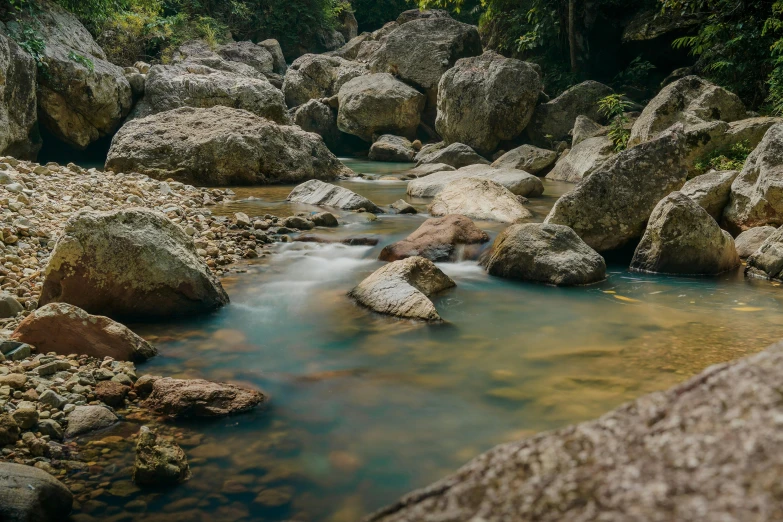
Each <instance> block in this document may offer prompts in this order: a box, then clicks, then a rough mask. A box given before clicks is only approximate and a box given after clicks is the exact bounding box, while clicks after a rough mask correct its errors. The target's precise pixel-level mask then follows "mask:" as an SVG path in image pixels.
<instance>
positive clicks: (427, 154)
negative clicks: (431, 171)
mask: <svg viewBox="0 0 783 522" xmlns="http://www.w3.org/2000/svg"><path fill="white" fill-rule="evenodd" d="M438 145H440V144H438ZM425 149H428V146H425V147H423V148H422V149H421V151H419V154H417V155H416V158H414V159H416V161H417V162H418V163H417V166H421V165H426V164H440V163H442V164H445V165H450V166H452V167H454V168H455V169H459V168H462V167H467V166H470V165H489V161H487V159H486V158H484V157H483V156H480V155H479V154H478V153H477V152H476V151H475V150H473V149H472V148H470V147H468V146H467V145H465V144H464V143H452V144H451V145H448V146H446V145H445V143H443V146H442V147H438V148H436V147H429V149H428V150H426V151H425Z"/></svg>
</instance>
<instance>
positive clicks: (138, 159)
mask: <svg viewBox="0 0 783 522" xmlns="http://www.w3.org/2000/svg"><path fill="white" fill-rule="evenodd" d="M106 169H107V170H111V171H114V172H139V173H141V174H146V175H148V176H151V177H154V178H160V179H166V178H169V177H172V178H175V179H178V180H180V181H186V182H194V183H200V184H206V185H265V184H272V183H295V182H298V181H302V180H305V179H335V178H337V177H338V176H340V175H343V174H350V173H351V172H350V170H349V169H348V168H347V167H345V166H344V165H343V164H342V163H340V161H339V160H338V159H337V158H336V157H335V156H334V155H333V154H332V153H331V152H330V151H329V149H327V148H326V145H324V142H323V141H322V140H321V139H320V138H318V136H315V135H313V134H311V133H309V132H304V131H303V130H302V129H300V128H299V127H295V126H281V125H277V124H276V123H274V122H272V121H269V120H266V119H264V118H260V117H258V116H256V115H255V114H252V113H249V112H247V111H243V110H240V109H232V108H229V107H223V106H216V107H210V108H208V109H195V108H192V107H183V108H180V109H174V110H171V111H166V112H162V113H159V114H153V115H151V116H147V117H146V118H140V119H137V120H132V121H129V122H128V123H126V124H125V125H124V126H123V127H122V129H120V131H119V132H118V133H117V134H116V135H115V136H114V139H113V140H112V144H111V149H110V150H109V154H108V157H107V159H106Z"/></svg>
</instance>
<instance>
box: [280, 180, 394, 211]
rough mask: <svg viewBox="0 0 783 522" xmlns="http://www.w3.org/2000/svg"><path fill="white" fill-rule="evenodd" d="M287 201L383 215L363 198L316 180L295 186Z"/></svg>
mask: <svg viewBox="0 0 783 522" xmlns="http://www.w3.org/2000/svg"><path fill="white" fill-rule="evenodd" d="M288 201H291V202H294V203H304V204H306V205H316V206H321V207H334V208H339V209H342V210H359V209H360V208H363V209H364V210H365V211H366V212H372V213H374V214H380V213H383V210H381V208H380V207H378V205H376V204H375V203H373V202H372V201H370V200H369V199H367V198H365V197H364V196H360V195H359V194H357V193H355V192H353V191H350V190H348V189H347V188H344V187H338V186H337V185H332V184H330V183H324V182H322V181H318V180H316V179H312V180H310V181H306V182H304V183H302V184H301V185H298V186H296V187H295V188H294V190H292V191H291V193H290V194H289V195H288Z"/></svg>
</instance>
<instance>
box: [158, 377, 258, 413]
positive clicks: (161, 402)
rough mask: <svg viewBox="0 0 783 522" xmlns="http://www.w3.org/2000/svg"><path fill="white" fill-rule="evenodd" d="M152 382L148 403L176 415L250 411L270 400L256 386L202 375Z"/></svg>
mask: <svg viewBox="0 0 783 522" xmlns="http://www.w3.org/2000/svg"><path fill="white" fill-rule="evenodd" d="M151 386H152V392H151V393H150V395H149V397H148V398H147V402H146V405H147V407H149V408H150V409H152V410H154V411H156V412H157V413H159V414H161V415H166V416H168V417H172V418H180V417H225V416H226V415H234V414H237V413H243V412H246V411H250V410H252V409H253V408H255V407H256V406H258V405H259V404H261V403H263V402H264V401H265V400H266V397H265V396H264V394H262V393H261V392H257V391H255V390H250V389H247V388H242V387H240V386H235V385H233V384H226V383H218V382H211V381H205V380H202V379H172V378H169V377H159V378H154V377H153V378H152V379H151Z"/></svg>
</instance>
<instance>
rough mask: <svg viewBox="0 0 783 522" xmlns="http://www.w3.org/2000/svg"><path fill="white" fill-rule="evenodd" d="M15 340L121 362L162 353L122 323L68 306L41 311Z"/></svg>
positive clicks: (24, 323) (41, 350)
mask: <svg viewBox="0 0 783 522" xmlns="http://www.w3.org/2000/svg"><path fill="white" fill-rule="evenodd" d="M11 339H14V340H17V341H21V342H23V343H27V344H31V345H33V346H35V347H36V348H37V349H38V352H39V353H48V352H55V353H57V354H59V355H70V354H74V353H75V354H79V355H89V356H91V357H98V358H100V359H102V358H104V357H106V356H109V357H112V358H113V359H115V360H118V361H144V360H146V359H149V358H150V357H152V356H154V355H156V354H157V353H158V352H157V350H156V349H155V347H153V346H152V345H151V344H149V343H148V342H147V341H145V340H144V339H142V338H141V337H139V336H138V335H136V334H135V333H133V332H132V331H130V330H129V329H128V328H127V327H125V326H123V325H121V324H120V323H118V322H116V321H112V320H111V319H109V318H108V317H103V316H99V315H90V314H88V313H87V312H85V311H84V310H82V309H81V308H77V307H76V306H73V305H69V304H65V303H51V304H48V305H46V306H44V307H42V308H39V309H38V310H36V311H35V312H33V313H32V314H30V315H29V316H28V317H27V318H25V320H24V321H22V322H21V323H20V324H19V326H18V327H17V328H16V330H15V331H14V333H13V334H11Z"/></svg>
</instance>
